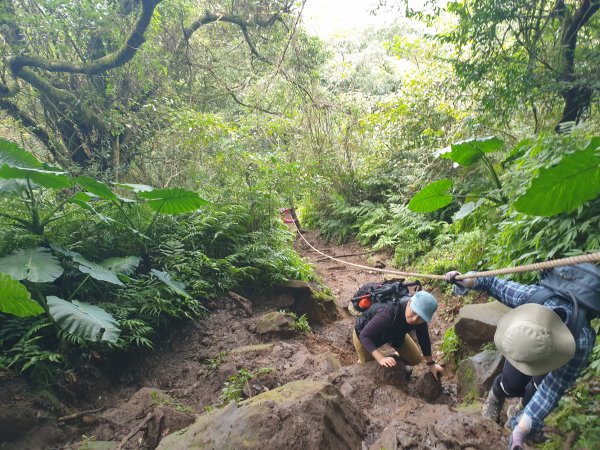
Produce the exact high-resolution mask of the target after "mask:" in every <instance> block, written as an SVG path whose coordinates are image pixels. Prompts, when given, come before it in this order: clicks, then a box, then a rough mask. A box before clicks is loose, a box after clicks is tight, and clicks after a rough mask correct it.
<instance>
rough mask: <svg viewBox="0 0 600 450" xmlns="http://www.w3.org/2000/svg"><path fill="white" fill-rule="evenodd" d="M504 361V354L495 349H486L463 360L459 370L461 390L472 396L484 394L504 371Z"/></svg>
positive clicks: (462, 392) (459, 387)
mask: <svg viewBox="0 0 600 450" xmlns="http://www.w3.org/2000/svg"><path fill="white" fill-rule="evenodd" d="M502 361H503V359H502V355H501V354H500V353H498V352H496V351H493V350H485V351H483V352H481V353H477V354H476V355H474V356H471V357H469V358H467V359H464V360H463V361H461V363H460V366H459V367H458V372H457V376H458V389H459V392H460V393H461V394H463V395H468V396H470V397H476V396H481V395H483V394H484V393H485V392H487V391H488V390H489V389H490V387H491V386H492V383H493V381H494V378H496V375H498V374H499V373H500V372H501V371H502Z"/></svg>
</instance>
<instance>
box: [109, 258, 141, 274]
mask: <svg viewBox="0 0 600 450" xmlns="http://www.w3.org/2000/svg"><path fill="white" fill-rule="evenodd" d="M139 264H140V258H138V257H137V256H125V257H123V258H108V259H105V260H104V261H102V262H101V263H100V265H101V266H102V267H105V268H106V269H108V270H110V271H112V272H116V273H122V274H123V275H131V274H132V273H133V272H135V269H137V267H138V266H139Z"/></svg>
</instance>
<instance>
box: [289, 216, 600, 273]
mask: <svg viewBox="0 0 600 450" xmlns="http://www.w3.org/2000/svg"><path fill="white" fill-rule="evenodd" d="M293 223H294V227H295V228H296V231H297V232H298V234H299V235H300V237H301V238H302V240H303V241H304V242H306V244H307V245H308V246H309V247H310V248H311V249H313V250H314V251H315V252H317V253H318V254H320V255H322V256H324V257H326V258H329V259H331V260H332V261H337V262H339V263H342V264H346V265H348V266H352V267H356V268H359V269H365V270H371V271H374V272H382V273H390V274H393V275H401V276H403V277H414V278H429V279H432V280H446V277H445V276H444V275H431V274H424V273H414V272H401V271H398V270H389V269H378V268H376V267H369V266H363V265H361V264H354V263H351V262H348V261H343V260H341V259H338V258H335V257H333V256H330V255H327V254H325V253H323V252H322V251H320V250H318V249H316V248H315V247H314V246H313V245H312V244H311V243H310V242H308V241H307V240H306V238H305V237H304V235H303V234H302V233H301V232H300V230H299V229H298V225H296V222H295V221H294V222H293ZM599 261H600V252H593V253H588V254H586V255H578V256H570V257H568V258H561V259H555V260H551V261H543V262H539V263H534V264H526V265H522V266H516V267H507V268H504V269H496V270H486V271H483V272H475V273H471V274H469V275H459V276H457V277H456V279H457V280H465V279H467V278H477V277H489V276H493V275H506V274H510V273H521V272H531V271H535V270H542V269H551V268H554V267H561V266H571V265H574V264H580V263H584V262H590V263H593V262H599Z"/></svg>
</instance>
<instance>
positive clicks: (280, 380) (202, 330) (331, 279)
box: [0, 232, 506, 450]
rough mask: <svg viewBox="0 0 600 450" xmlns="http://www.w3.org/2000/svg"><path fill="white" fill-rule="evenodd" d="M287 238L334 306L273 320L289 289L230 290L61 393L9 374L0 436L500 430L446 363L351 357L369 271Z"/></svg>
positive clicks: (35, 441) (11, 445)
mask: <svg viewBox="0 0 600 450" xmlns="http://www.w3.org/2000/svg"><path fill="white" fill-rule="evenodd" d="M305 236H306V238H307V239H308V240H309V241H310V242H311V243H313V245H314V246H315V247H317V248H319V249H321V250H322V251H323V252H325V253H327V254H330V255H337V256H339V255H353V256H342V258H343V259H344V260H347V261H350V262H353V263H358V264H365V265H370V266H373V265H376V266H379V267H382V266H384V265H385V264H386V260H387V258H386V255H385V254H370V255H365V254H360V253H362V252H364V248H360V247H359V246H357V245H355V244H352V243H351V244H346V245H334V244H327V243H325V242H323V241H322V240H321V239H320V238H319V237H318V236H317V235H316V234H315V233H313V232H306V234H305ZM296 246H297V249H298V251H299V252H300V253H301V254H302V255H303V256H304V257H306V258H307V259H308V260H310V261H311V262H312V263H313V264H314V265H315V267H316V270H317V272H318V274H319V276H320V278H321V280H322V283H323V284H324V285H326V286H328V287H329V288H330V290H331V292H332V293H333V295H334V297H335V307H334V308H333V311H330V312H329V313H328V314H325V316H322V317H321V318H320V319H319V320H316V321H315V320H313V321H312V323H311V327H312V333H310V334H306V333H302V332H298V331H293V330H289V328H285V327H280V328H279V329H278V330H275V332H263V331H261V327H264V318H265V315H268V314H269V313H270V314H271V315H273V317H274V318H273V320H274V321H275V323H276V325H277V326H279V325H281V324H280V323H278V322H277V321H281V320H282V318H281V316H278V314H277V311H280V310H283V309H292V310H293V309H294V308H293V303H294V299H293V298H292V297H293V295H292V294H290V292H291V291H289V290H288V291H280V292H276V293H274V294H271V295H268V296H262V297H260V298H253V299H251V300H247V299H244V298H243V297H238V296H236V295H233V296H230V297H227V298H224V299H223V301H220V302H218V303H214V304H212V305H209V306H210V308H211V309H212V312H211V314H210V315H209V316H208V317H207V318H206V319H203V320H199V321H196V322H193V323H189V324H187V325H186V326H185V327H182V328H181V329H179V330H175V331H174V332H173V333H172V334H171V335H170V336H169V337H168V338H165V339H163V341H162V342H160V343H159V344H158V345H157V348H156V351H155V352H152V353H148V354H145V355H140V356H138V357H135V358H134V359H135V360H133V359H132V360H131V361H128V362H125V361H124V362H123V365H124V367H125V368H124V369H123V370H122V371H121V373H120V374H119V375H118V376H116V377H112V378H108V377H106V376H100V375H99V374H96V376H91V375H90V378H89V380H79V381H78V383H77V384H76V385H77V386H79V388H75V387H73V389H72V391H71V392H70V394H71V398H70V401H69V402H65V403H59V402H56V401H55V400H54V399H53V398H50V397H48V396H44V395H40V394H39V393H34V392H32V391H30V390H29V389H28V388H27V386H26V385H25V384H24V383H23V382H22V381H21V380H19V379H16V378H15V379H10V380H0V383H1V386H2V387H1V389H0V416H2V417H0V423H2V424H3V426H4V430H0V449H122V448H127V449H153V448H156V446H157V445H158V446H159V448H164V449H170V448H182V449H183V448H192V447H193V448H214V449H223V448H231V449H237V448H262V449H279V448H281V449H300V448H303V449H317V448H318V449H322V448H323V449H325V448H335V449H337V448H339V449H346V448H355V449H381V448H386V449H390V450H391V449H485V450H494V449H504V448H506V432H505V431H503V430H502V429H501V428H500V427H499V426H497V425H495V424H492V423H489V422H487V421H485V420H484V419H481V418H480V416H479V413H478V410H477V409H474V410H472V411H471V412H469V411H468V409H465V408H462V407H461V402H462V399H461V398H459V397H458V396H457V394H456V391H457V388H456V380H455V377H454V374H453V373H452V372H451V371H450V370H448V369H447V370H446V373H445V375H444V377H443V379H442V383H441V386H440V385H437V384H435V383H433V382H432V380H431V379H430V378H429V376H428V374H427V368H426V366H425V365H424V364H422V365H421V366H416V367H414V368H412V372H411V373H408V372H407V371H406V370H405V368H404V366H403V365H402V364H398V366H396V367H395V368H392V369H384V368H381V367H379V366H378V365H377V363H375V362H373V363H367V364H363V365H359V364H356V360H357V357H356V353H355V351H354V348H353V346H352V339H351V330H352V326H353V323H354V318H353V317H352V316H351V315H350V314H349V313H348V310H347V306H348V302H349V299H350V298H351V296H352V294H353V293H354V292H355V291H356V289H357V288H358V287H359V286H360V285H361V284H363V283H365V282H368V281H377V280H381V279H382V274H380V273H377V272H373V271H369V270H357V269H355V268H352V267H349V266H346V265H343V264H341V263H339V262H335V261H331V260H328V259H324V258H323V257H322V256H321V255H319V254H316V253H315V252H314V251H312V250H311V249H310V248H309V247H308V246H307V245H306V244H304V243H303V242H302V241H300V240H298V241H297V242H296ZM305 287H306V286H300V287H298V286H296V287H295V288H296V289H300V290H302V289H304V288H305ZM425 288H426V289H428V287H427V286H426V285H425ZM430 288H431V287H429V289H430ZM434 293H435V295H436V296H437V297H438V299H440V300H441V301H440V309H438V312H437V313H436V315H435V316H434V320H433V321H432V324H431V325H430V335H431V340H432V344H433V356H434V358H435V359H437V360H440V358H441V354H440V352H439V347H440V344H441V342H442V338H443V335H444V331H445V330H446V329H447V328H448V327H449V326H451V325H452V321H453V319H454V317H455V316H456V314H457V312H458V308H459V305H458V304H457V303H456V299H454V298H453V297H451V296H449V297H448V298H446V297H444V296H443V294H442V293H440V292H434ZM302 312H303V310H302V308H300V310H297V313H302ZM323 317H324V318H323ZM309 318H310V314H309ZM319 322H320V323H319ZM284 325H285V324H284ZM271 331H273V330H271ZM86 381H87V383H86ZM235 398H238V399H239V401H238V402H233V403H230V401H231V400H233V399H235ZM242 399H246V400H242ZM67 403H68V406H67ZM178 430H179V431H178ZM167 435H170V436H168V437H166V436H167Z"/></svg>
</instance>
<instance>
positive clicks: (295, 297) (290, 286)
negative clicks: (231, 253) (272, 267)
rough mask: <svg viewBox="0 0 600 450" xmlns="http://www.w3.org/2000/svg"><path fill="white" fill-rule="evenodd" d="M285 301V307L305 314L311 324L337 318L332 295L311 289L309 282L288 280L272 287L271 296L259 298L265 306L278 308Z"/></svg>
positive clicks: (320, 323)
mask: <svg viewBox="0 0 600 450" xmlns="http://www.w3.org/2000/svg"><path fill="white" fill-rule="evenodd" d="M273 301H275V304H276V305H282V303H285V306H284V307H286V308H289V310H290V311H292V312H295V313H296V314H298V315H302V314H306V317H307V319H308V321H309V323H311V324H316V325H323V324H326V323H331V322H334V321H335V320H337V319H338V318H339V313H338V310H337V307H336V305H335V300H334V298H333V297H331V296H329V295H327V294H325V293H323V292H321V291H317V290H315V289H313V288H312V287H311V285H310V284H308V283H306V282H304V281H299V280H290V281H287V282H286V283H285V284H283V285H281V286H277V287H276V288H274V290H273V292H272V294H271V296H269V297H268V298H264V299H263V300H261V303H263V304H264V305H265V306H266V307H269V308H279V307H283V305H282V306H274V305H273Z"/></svg>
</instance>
